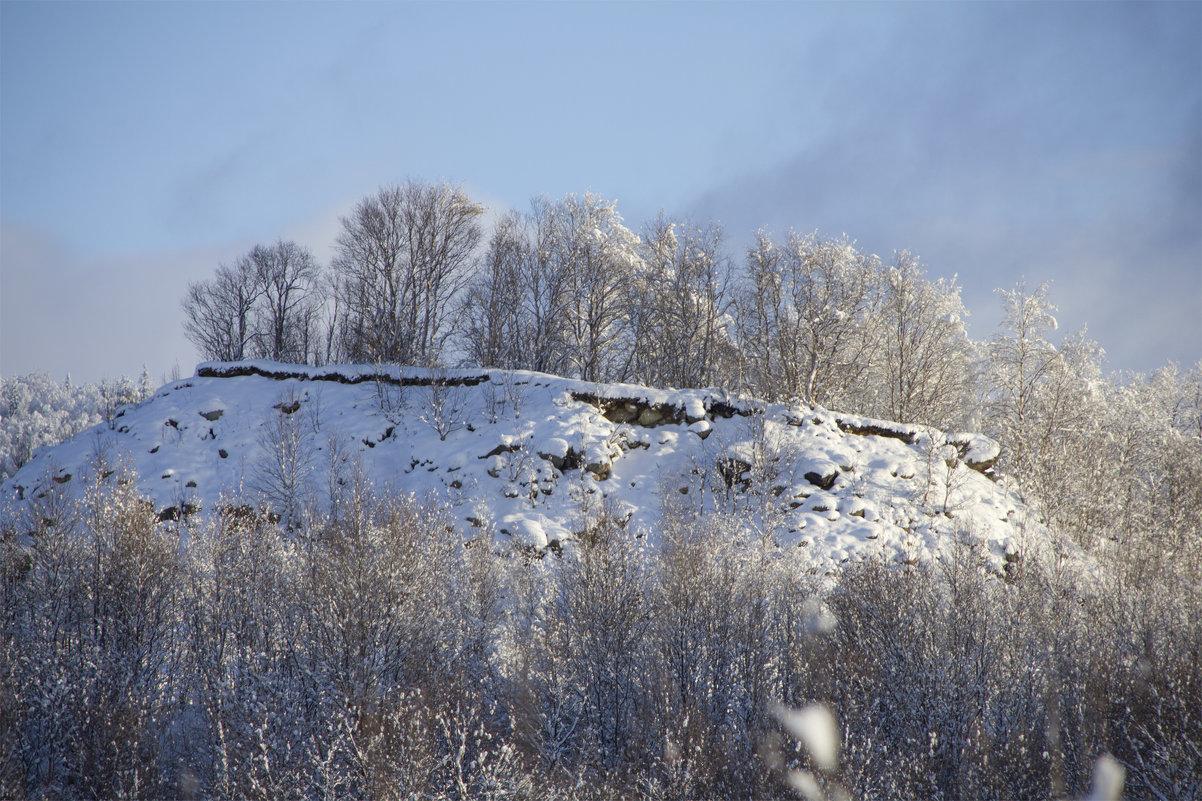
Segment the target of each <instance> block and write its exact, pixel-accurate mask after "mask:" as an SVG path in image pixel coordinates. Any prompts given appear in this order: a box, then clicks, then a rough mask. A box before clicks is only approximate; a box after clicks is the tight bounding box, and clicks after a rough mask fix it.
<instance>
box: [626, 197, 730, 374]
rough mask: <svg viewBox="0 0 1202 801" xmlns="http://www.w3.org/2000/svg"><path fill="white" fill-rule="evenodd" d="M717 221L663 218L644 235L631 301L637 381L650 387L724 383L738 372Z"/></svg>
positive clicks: (727, 271) (726, 270)
mask: <svg viewBox="0 0 1202 801" xmlns="http://www.w3.org/2000/svg"><path fill="white" fill-rule="evenodd" d="M722 245H723V232H722V229H721V228H720V227H719V226H718V225H716V224H713V223H711V224H709V225H706V226H697V225H693V224H692V223H687V222H678V221H674V220H670V219H668V218H667V217H665V216H664V215H663V213H662V212H661V213H660V215H659V216H658V217H657V218H656V219H655V220H654V221H653V222H652V223H651V224H650V225H649V226H648V227H647V230H646V231H645V232H644V234H643V237H642V250H641V253H642V266H641V269H640V270H639V271H638V273H637V274H636V277H635V280H634V282H633V287H632V290H633V291H632V295H631V298H630V313H629V318H630V327H631V334H630V336H631V341H632V344H633V352H632V356H633V364H632V367H631V369H632V371H633V372H632V376H631V377H632V378H633V379H634V380H636V381H639V382H642V383H645V384H648V385H651V386H672V387H706V386H713V385H717V384H726V383H728V382H729V380H730V379H731V378H732V377H733V372H734V361H735V353H734V332H733V330H732V329H733V325H732V324H731V323H732V320H731V318H730V316H729V312H730V311H731V307H732V306H733V300H734V298H733V287H732V284H733V269H732V265H731V263H730V260H729V259H728V258H727V256H726V254H725V253H724V252H723V250H722Z"/></svg>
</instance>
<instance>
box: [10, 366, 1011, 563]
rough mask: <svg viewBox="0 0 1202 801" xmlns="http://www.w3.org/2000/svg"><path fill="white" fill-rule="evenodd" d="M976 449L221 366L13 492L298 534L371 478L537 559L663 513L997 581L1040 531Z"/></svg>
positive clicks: (601, 398)
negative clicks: (96, 494)
mask: <svg viewBox="0 0 1202 801" xmlns="http://www.w3.org/2000/svg"><path fill="white" fill-rule="evenodd" d="M997 453H998V447H997V444H996V443H994V442H993V441H992V440H990V439H988V438H987V437H984V436H981V435H976V434H959V433H954V434H947V433H944V432H940V431H936V430H933V429H930V428H927V427H920V426H910V425H901V424H896V423H890V422H887V421H881V420H871V419H867V418H862V417H857V416H852V415H842V414H839V413H837V412H833V411H829V410H826V409H823V408H821V407H812V406H805V405H799V404H782V403H765V402H763V401H759V400H756V399H754V398H747V397H735V396H732V395H730V394H728V393H726V392H724V391H721V390H716V389H707V390H671V389H651V388H647V387H641V386H634V385H628V384H596V383H589V382H581V381H574V380H570V379H565V378H559V377H555V376H551V375H547V374H542V373H534V372H525V371H502V370H469V369H453V370H428V369H418V368H408V367H404V368H400V367H395V366H385V367H383V368H377V367H374V366H347V365H342V366H330V367H306V366H299V365H286V364H279V363H275V362H269V361H250V362H238V363H222V362H207V363H202V364H201V365H199V366H198V368H197V371H196V374H195V375H194V376H193V377H190V378H186V379H181V380H178V381H173V382H170V383H168V384H166V385H164V386H163V387H161V388H159V389H158V390H157V391H156V392H155V393H154V394H153V396H152V397H151V398H150V399H148V400H146V401H144V402H142V403H139V404H132V405H128V406H125V407H123V408H121V409H120V410H118V411H117V413H116V415H115V416H114V417H113V419H112V421H111V423H109V424H103V423H102V424H100V425H97V426H94V427H93V428H91V429H89V430H87V431H84V432H82V433H80V434H79V435H77V436H75V437H73V438H72V439H70V440H68V441H66V442H64V443H61V444H59V445H57V446H54V447H50V448H45V449H43V450H41V451H40V452H38V453H37V455H36V456H35V457H34V458H33V459H32V460H31V461H30V462H29V463H28V464H26V465H25V466H24V467H23V468H22V469H21V470H20V471H19V472H18V473H17V474H15V475H14V476H12V477H11V479H10V480H8V481H7V482H5V483H4V484H3V485H2V486H0V499H2V500H3V501H4V502H5V503H6V504H8V506H9V507H10V509H11V510H13V511H14V513H18V512H19V511H20V509H21V508H23V507H24V506H27V505H28V504H30V503H32V502H35V501H37V500H38V499H41V498H44V497H46V496H47V494H48V493H51V492H53V491H63V490H72V491H79V490H80V487H81V486H82V485H83V484H84V483H85V482H86V481H88V480H89V479H90V478H91V477H92V476H93V475H94V474H95V472H96V467H95V465H96V464H97V460H98V458H99V459H100V460H101V462H102V463H103V465H105V467H103V468H102V472H110V471H113V470H117V469H127V470H130V471H132V474H133V476H134V477H135V478H134V480H135V481H136V482H137V489H138V491H139V493H140V494H141V495H143V496H145V497H146V498H148V499H149V500H150V502H151V503H152V504H153V505H154V509H155V512H156V513H157V515H158V517H159V518H160V520H163V521H171V520H189V521H194V520H197V519H204V518H206V517H207V516H210V515H212V514H213V513H214V512H215V511H217V510H219V509H222V508H227V507H231V506H233V507H245V506H251V507H253V508H257V509H261V510H265V511H269V512H270V513H271V514H273V515H280V516H281V517H282V518H284V520H285V522H291V521H295V522H297V523H298V524H299V523H300V522H301V521H302V519H303V518H304V516H305V515H313V514H320V513H322V512H324V511H328V509H329V508H330V505H331V502H332V500H335V499H336V498H337V496H338V493H339V492H341V491H343V489H344V488H345V487H347V486H348V485H349V482H351V481H352V478H353V476H354V475H355V474H356V473H357V474H358V475H359V476H361V477H365V478H366V479H367V481H368V482H369V483H370V485H371V486H372V487H373V488H374V490H375V491H376V492H379V493H390V494H412V495H414V496H416V497H418V498H421V499H436V500H439V501H441V502H443V503H445V504H447V505H448V506H449V508H450V509H451V511H452V514H453V516H454V518H455V519H456V520H457V521H459V523H460V524H461V526H460V528H461V531H462V532H463V533H464V535H465V536H466V537H468V538H475V537H477V536H479V532H480V531H481V530H487V531H490V532H491V534H492V536H493V537H494V538H495V541H496V544H497V546H498V547H499V548H502V549H504V548H507V547H508V548H517V549H520V550H522V551H525V552H527V553H537V554H542V553H544V552H545V551H546V549H548V548H550V549H552V550H559V549H560V548H562V547H564V546H566V545H569V544H570V543H571V542H573V541H574V540H575V538H576V536H577V535H578V534H580V532H581V531H582V530H584V528H586V527H587V525H588V519H589V517H590V515H592V514H596V513H598V512H599V511H600V510H601V509H605V510H606V512H607V513H610V514H613V515H616V516H617V518H618V519H619V520H621V521H624V523H625V525H626V526H627V527H631V528H633V529H635V530H636V531H638V532H639V533H640V535H645V536H647V537H649V538H651V539H652V540H654V538H655V537H656V532H657V527H658V523H659V520H660V515H661V512H662V510H663V509H664V506H665V504H673V505H678V506H679V505H683V506H684V507H686V508H688V509H691V510H693V511H697V512H706V513H735V514H736V515H737V517H738V519H739V520H740V521H741V525H742V526H744V527H745V528H746V529H747V530H748V532H749V533H752V534H755V535H757V536H760V537H763V538H768V539H769V540H770V541H771V542H772V543H773V544H774V545H776V546H777V547H778V548H779V549H780V551H781V552H782V553H784V554H787V555H789V556H790V557H791V558H793V559H796V560H797V561H798V563H799V564H800V565H802V566H804V567H805V568H807V569H810V570H812V571H817V572H826V571H829V570H830V569H832V568H834V567H836V566H837V565H839V564H841V563H846V562H849V561H859V560H862V559H863V558H865V557H868V556H880V557H882V558H883V559H884V560H885V561H886V562H890V563H902V562H905V563H913V562H916V561H919V560H924V559H927V558H929V557H931V556H933V555H936V554H938V553H940V552H941V551H943V550H944V549H946V547H947V546H948V545H949V544H950V543H951V542H953V541H955V540H957V539H962V538H969V539H970V540H972V541H973V542H975V543H976V544H978V545H980V546H982V548H983V551H984V552H985V553H987V554H988V558H989V561H990V563H991V565H992V567H993V569H994V570H995V571H997V572H998V573H1001V572H1002V571H1003V570H1004V568H1005V566H1006V565H1007V564H1008V563H1009V562H1010V561H1013V560H1015V559H1016V556H1015V554H1016V552H1017V549H1018V543H1019V541H1020V533H1021V530H1022V527H1023V526H1024V525H1025V524H1026V522H1027V518H1026V514H1025V513H1024V510H1023V507H1022V505H1021V504H1020V503H1019V502H1018V501H1017V500H1016V499H1015V498H1014V497H1012V496H1011V495H1010V494H1008V493H1007V492H1005V491H1003V489H1002V488H1001V487H1000V485H999V484H998V483H996V482H995V480H994V476H993V475H992V465H993V462H994V460H995V459H996V457H997Z"/></svg>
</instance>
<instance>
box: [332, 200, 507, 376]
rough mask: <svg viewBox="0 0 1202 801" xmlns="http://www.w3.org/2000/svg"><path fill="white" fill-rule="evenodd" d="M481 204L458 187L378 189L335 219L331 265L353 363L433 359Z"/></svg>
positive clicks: (464, 276)
mask: <svg viewBox="0 0 1202 801" xmlns="http://www.w3.org/2000/svg"><path fill="white" fill-rule="evenodd" d="M483 213H484V207H483V206H480V205H479V204H476V203H474V202H472V200H471V199H470V198H469V197H468V196H467V195H466V194H465V193H464V192H463V191H462V190H461V189H459V188H457V187H452V186H450V185H447V184H440V185H429V184H419V183H416V182H413V181H410V182H408V183H406V184H404V185H401V186H386V187H382V188H381V189H380V190H379V191H378V192H377V193H376V194H375V195H373V196H371V197H367V198H364V199H363V200H362V201H360V202H359V204H358V205H357V206H356V207H355V209H354V211H352V212H351V215H350V216H349V217H344V218H342V233H341V234H339V236H338V241H337V245H336V248H337V255H336V257H335V259H334V269H335V270H336V271H337V272H338V273H340V274H341V276H342V282H343V291H344V307H345V309H344V312H343V313H344V314H345V315H346V327H345V329H344V334H343V336H344V342H343V350H344V352H345V355H346V356H347V357H348V358H350V359H352V360H354V361H364V362H367V361H380V360H384V361H391V362H400V363H408V364H422V365H433V364H436V363H438V362H439V361H440V360H441V359H442V355H443V353H442V351H443V346H444V344H445V342H446V339H447V336H448V335H449V333H450V331H451V325H450V323H451V322H452V321H451V320H448V319H447V315H448V314H449V313H450V312H451V310H452V309H453V308H454V307H453V300H454V299H455V298H456V296H457V295H458V294H459V292H460V290H462V289H463V288H464V286H465V284H466V282H467V280H468V277H469V275H468V267H469V265H470V263H471V259H472V257H473V255H474V253H475V250H476V246H477V244H478V243H479V241H480V238H481V235H482V232H481V228H480V224H479V221H478V218H479V217H480V215H481V214H483Z"/></svg>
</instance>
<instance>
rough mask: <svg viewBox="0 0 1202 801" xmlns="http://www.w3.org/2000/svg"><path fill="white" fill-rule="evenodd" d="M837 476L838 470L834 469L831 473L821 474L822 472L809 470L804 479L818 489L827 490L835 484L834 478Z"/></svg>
mask: <svg viewBox="0 0 1202 801" xmlns="http://www.w3.org/2000/svg"><path fill="white" fill-rule="evenodd" d="M838 477H839V471H838V470H835V471H833V472H831V473H827V474H825V475H823V474H822V473H816V472H813V471H811V472H809V473H806V474H805V480H806V481H808V482H810V483H811V484H813V485H814V486H815V487H818V488H820V489H824V490H829V489H830V488H831V487H833V486H835V479H836V478H838Z"/></svg>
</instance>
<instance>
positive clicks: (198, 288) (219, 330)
mask: <svg viewBox="0 0 1202 801" xmlns="http://www.w3.org/2000/svg"><path fill="white" fill-rule="evenodd" d="M260 294H261V289H260V286H259V284H258V282H257V281H256V280H255V276H254V273H253V270H252V267H251V264H250V262H249V261H248V260H247V259H245V258H243V259H241V260H239V261H238V262H237V263H236V264H235V265H234V266H233V267H227V266H225V265H221V266H219V267H218V268H217V275H216V276H214V277H213V279H212V280H211V281H202V282H199V283H195V284H189V285H188V293H187V295H185V296H184V300H183V309H184V315H185V317H184V332H185V333H186V334H187V335H188V339H190V340H191V341H192V344H194V345H195V346H196V348H197V350H199V351H200V355H201V358H204V359H214V360H217V361H226V362H228V361H238V360H239V359H244V358H246V357H247V356H248V355H250V354H249V352H248V351H249V350H250V348H251V342H252V338H253V336H254V325H253V323H254V309H255V304H256V303H257V302H258V300H259V296H260Z"/></svg>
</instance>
